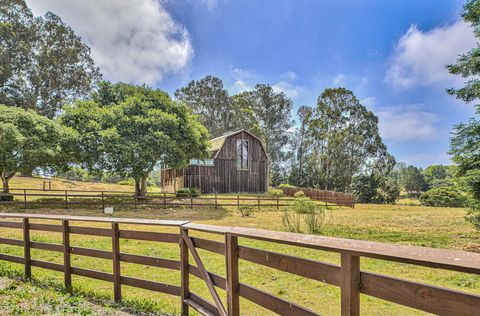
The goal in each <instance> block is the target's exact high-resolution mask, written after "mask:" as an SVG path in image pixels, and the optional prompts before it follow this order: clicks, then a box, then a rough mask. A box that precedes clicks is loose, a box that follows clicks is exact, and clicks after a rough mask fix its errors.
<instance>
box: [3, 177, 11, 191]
mask: <svg viewBox="0 0 480 316" xmlns="http://www.w3.org/2000/svg"><path fill="white" fill-rule="evenodd" d="M8 181H9V179H2V184H3V186H2V193H9V192H10V186H9V184H8Z"/></svg>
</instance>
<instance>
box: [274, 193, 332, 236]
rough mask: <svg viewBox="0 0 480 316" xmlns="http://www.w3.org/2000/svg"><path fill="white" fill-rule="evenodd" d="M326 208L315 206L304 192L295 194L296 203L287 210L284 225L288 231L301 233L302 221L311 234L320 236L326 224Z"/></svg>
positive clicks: (284, 215)
mask: <svg viewBox="0 0 480 316" xmlns="http://www.w3.org/2000/svg"><path fill="white" fill-rule="evenodd" d="M325 217H326V213H325V208H324V207H323V206H319V205H317V204H315V201H313V200H311V199H310V198H309V197H306V196H305V194H304V193H303V191H298V192H297V193H295V201H294V202H293V205H292V206H291V207H288V208H286V209H285V211H284V213H283V216H282V223H283V226H284V228H285V230H286V231H290V232H295V233H301V232H302V227H301V226H302V225H301V222H302V219H303V221H304V223H305V225H306V226H307V232H308V233H310V234H319V233H320V232H321V230H322V227H323V225H324V222H325Z"/></svg>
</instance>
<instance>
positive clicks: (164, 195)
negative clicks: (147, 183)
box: [163, 193, 167, 209]
mask: <svg viewBox="0 0 480 316" xmlns="http://www.w3.org/2000/svg"><path fill="white" fill-rule="evenodd" d="M163 208H164V209H165V208H167V193H163Z"/></svg>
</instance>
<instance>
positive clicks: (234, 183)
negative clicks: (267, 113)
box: [184, 132, 268, 193]
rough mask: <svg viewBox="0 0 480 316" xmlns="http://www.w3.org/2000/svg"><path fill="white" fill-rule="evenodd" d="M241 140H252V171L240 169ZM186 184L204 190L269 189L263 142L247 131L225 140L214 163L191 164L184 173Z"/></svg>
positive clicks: (253, 190)
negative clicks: (239, 149)
mask: <svg viewBox="0 0 480 316" xmlns="http://www.w3.org/2000/svg"><path fill="white" fill-rule="evenodd" d="M237 139H246V140H248V142H249V150H248V162H249V169H248V170H238V169H237V161H236V159H237ZM184 185H185V187H196V188H199V189H201V191H202V193H214V192H217V193H229V192H250V193H260V192H266V191H267V189H268V159H267V156H266V154H265V152H264V150H263V148H262V145H261V143H260V142H259V141H258V140H257V139H256V138H254V137H252V136H250V135H249V134H247V133H244V132H242V133H239V134H236V135H233V136H231V137H229V138H227V139H226V140H225V144H224V145H223V147H222V149H221V150H220V152H219V153H218V155H217V158H216V159H215V161H214V166H189V167H187V168H186V169H185V173H184Z"/></svg>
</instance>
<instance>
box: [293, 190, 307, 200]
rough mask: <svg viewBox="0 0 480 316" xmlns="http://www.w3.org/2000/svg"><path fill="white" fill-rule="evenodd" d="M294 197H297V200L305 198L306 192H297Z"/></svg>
mask: <svg viewBox="0 0 480 316" xmlns="http://www.w3.org/2000/svg"><path fill="white" fill-rule="evenodd" d="M293 196H294V197H296V198H300V197H304V196H305V192H303V191H297V192H295V194H294V195H293Z"/></svg>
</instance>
